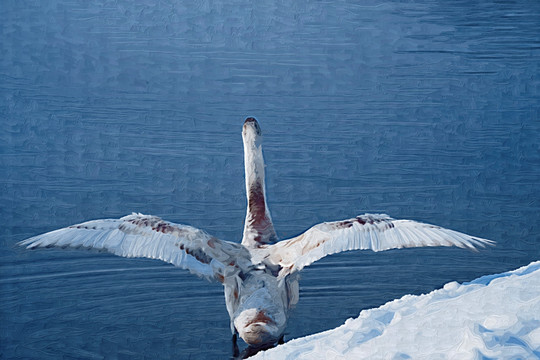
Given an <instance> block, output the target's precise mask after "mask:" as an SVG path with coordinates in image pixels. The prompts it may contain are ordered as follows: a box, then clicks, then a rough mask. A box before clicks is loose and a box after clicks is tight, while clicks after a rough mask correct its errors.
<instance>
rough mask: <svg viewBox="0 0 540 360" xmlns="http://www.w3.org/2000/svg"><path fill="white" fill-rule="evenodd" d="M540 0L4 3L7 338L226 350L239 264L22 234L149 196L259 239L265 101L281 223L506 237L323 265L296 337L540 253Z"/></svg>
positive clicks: (0, 200) (20, 344)
mask: <svg viewBox="0 0 540 360" xmlns="http://www.w3.org/2000/svg"><path fill="white" fill-rule="evenodd" d="M539 19H540V2H538V1H503V2H500V1H482V2H470V1H451V2H441V1H433V0H426V1H418V2H379V1H361V2H360V1H356V2H355V1H326V2H323V1H288V2H287V1H277V2H262V1H261V2H254V1H241V0H232V1H228V2H219V1H209V0H200V1H166V0H165V1H156V0H152V1H149V0H146V1H145V0H138V1H135V2H134V1H125V0H111V1H105V0H102V1H83V0H64V1H60V0H49V1H18V0H4V1H2V10H1V11H0V34H1V35H0V53H1V54H2V56H0V121H1V123H0V125H1V126H0V174H2V176H0V205H1V206H0V218H1V219H2V226H1V227H0V261H1V266H0V291H1V293H0V299H1V302H2V306H1V307H0V357H1V358H6V359H12V358H24V359H58V358H63V359H147V358H148V359H150V358H151V359H170V358H178V359H214V358H215V359H223V358H227V357H229V356H230V355H231V343H230V336H231V334H230V330H229V323H228V316H227V313H226V309H225V303H224V299H223V292H222V287H221V285H220V284H207V283H206V282H204V281H203V280H200V279H198V278H197V277H194V276H193V275H190V274H189V273H188V272H187V271H184V270H180V269H177V268H174V267H173V266H170V265H167V264H164V263H161V262H159V261H153V260H148V259H124V258H117V257H114V256H112V255H108V254H96V253H91V252H84V251H75V250H62V249H45V250H36V251H26V250H23V249H20V248H18V247H17V246H15V244H16V242H18V241H20V240H23V239H25V238H27V237H30V236H33V235H36V234H39V233H42V232H46V231H50V230H54V229H57V228H60V227H64V226H68V225H71V224H75V223H79V222H83V221H86V220H90V219H97V218H106V217H112V218H118V217H121V216H123V215H126V214H129V213H131V212H132V211H136V212H142V213H148V214H154V215H158V216H161V217H163V218H164V219H167V220H169V221H173V222H177V223H184V224H189V225H193V226H196V227H200V228H202V229H204V230H206V231H207V232H209V233H211V234H212V235H215V236H217V237H219V238H222V239H226V240H231V241H240V239H241V235H242V227H243V220H244V216H245V203H246V201H245V190H244V179H243V155H242V141H241V135H240V132H241V126H242V123H243V120H244V119H245V117H247V116H255V117H257V118H258V120H259V121H260V124H261V127H262V131H263V134H264V152H265V157H266V161H267V165H268V166H267V170H266V172H267V195H268V202H269V206H270V209H271V213H272V217H273V219H274V223H275V226H276V229H277V231H278V235H279V236H280V237H281V238H288V237H291V236H295V235H297V234H299V233H301V232H303V231H304V230H305V229H307V228H308V227H310V226H311V225H313V224H316V223H319V222H322V221H330V220H340V219H346V218H350V217H352V216H356V215H358V214H362V213H364V212H384V213H387V214H389V215H391V216H393V217H395V218H409V219H415V220H419V221H423V222H428V223H433V224H437V225H441V226H445V227H449V228H452V229H455V230H458V231H462V232H466V233H469V234H472V235H476V236H480V237H484V238H488V239H492V240H495V241H497V247H496V248H494V249H489V250H483V251H481V252H479V253H474V252H469V251H465V250H461V249H448V248H444V249H442V248H437V249H409V250H397V251H387V252H381V253H377V254H374V253H371V252H351V253H344V254H339V255H334V256H330V257H327V258H325V259H324V260H321V261H319V262H317V263H315V264H313V265H312V266H310V267H309V268H306V269H305V270H304V271H303V278H302V281H301V295H300V303H299V305H298V307H297V309H296V310H295V312H294V313H293V314H292V316H291V319H290V323H289V326H288V330H287V334H286V340H289V339H291V338H296V337H300V336H304V335H307V334H312V333H315V332H318V331H322V330H327V329H330V328H333V327H335V326H338V325H340V324H341V323H343V322H344V321H345V320H346V319H347V318H348V317H352V316H357V315H358V313H359V312H360V311H361V310H362V309H365V308H371V307H376V306H379V305H381V304H384V303H385V302H387V301H389V300H392V299H395V298H398V297H401V296H403V295H405V294H410V293H412V294H420V293H425V292H429V291H431V290H433V289H436V288H439V287H441V286H442V285H443V284H445V283H446V282H449V281H459V282H463V281H470V280H472V279H475V278H477V277H479V276H481V275H485V274H492V273H500V272H503V271H507V270H511V269H514V268H517V267H519V266H522V265H526V264H528V263H529V262H531V261H533V260H538V259H539V258H540V203H539V199H540V186H539V185H538V184H539V182H540V142H539V139H540V121H539V120H540V76H539V74H540V21H539Z"/></svg>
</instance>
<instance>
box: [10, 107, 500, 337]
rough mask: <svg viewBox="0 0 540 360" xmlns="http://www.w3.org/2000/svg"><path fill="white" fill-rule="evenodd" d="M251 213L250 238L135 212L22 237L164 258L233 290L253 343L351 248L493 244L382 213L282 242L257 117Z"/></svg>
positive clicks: (249, 137) (234, 320) (241, 329)
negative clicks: (307, 281)
mask: <svg viewBox="0 0 540 360" xmlns="http://www.w3.org/2000/svg"><path fill="white" fill-rule="evenodd" d="M242 138H243V141H244V161H245V176H246V193H247V200H248V204H247V214H246V220H245V227H244V235H243V238H242V243H241V244H238V243H234V242H229V241H224V240H220V239H217V238H215V237H213V236H211V235H208V234H207V233H206V232H204V231H202V230H199V229H196V228H194V227H191V226H187V225H180V224H174V223H171V222H167V221H164V220H162V219H160V218H158V217H156V216H150V215H142V214H135V213H134V214H132V215H128V216H125V217H123V218H121V219H118V220H117V219H103V220H94V221H89V222H85V223H82V224H79V225H73V226H70V227H67V228H64V229H60V230H55V231H52V232H49V233H46V234H42V235H38V236H36V237H33V238H30V239H27V240H24V241H22V242H20V244H21V245H24V246H27V248H30V249H33V248H37V247H48V246H64V247H65V246H70V247H83V248H92V249H99V250H107V251H109V252H111V253H113V254H116V255H120V256H125V257H147V258H152V259H160V260H163V261H166V262H168V263H171V264H173V265H175V266H178V267H181V268H184V269H188V270H189V271H191V272H192V273H195V274H198V275H200V276H203V277H205V278H207V279H209V280H217V281H219V282H221V283H222V284H223V286H224V289H225V299H226V304H227V310H228V312H229V316H230V319H231V331H232V332H233V339H236V332H235V331H238V334H239V335H240V337H241V338H242V339H244V341H245V342H246V343H248V344H250V345H253V346H262V345H266V344H272V343H275V342H276V341H278V339H280V337H281V336H282V334H283V332H284V330H285V325H286V322H287V316H288V312H289V309H290V308H291V307H292V306H293V305H294V304H296V302H297V301H298V281H297V272H298V271H299V270H302V269H303V268H304V267H305V266H308V265H309V264H311V263H313V262H314V261H316V260H318V259H321V258H322V257H324V256H327V255H330V254H334V253H338V252H341V251H347V250H373V251H382V250H388V249H397V248H407V247H421V246H458V247H463V248H469V249H475V248H476V247H484V246H485V245H493V244H494V242H493V241H491V240H486V239H481V238H477V237H472V236H469V235H466V234H463V233H459V232H457V231H453V230H448V229H444V228H441V227H438V226H434V225H428V224H423V223H419V222H416V221H411V220H394V219H392V218H390V217H389V216H387V215H382V214H364V215H360V216H357V217H355V218H352V219H348V220H343V221H335V222H325V223H322V224H318V225H315V226H313V227H312V228H310V229H309V230H307V231H306V232H304V233H303V234H301V235H299V236H297V237H294V238H292V239H288V240H283V241H280V242H276V241H277V236H276V232H275V230H274V225H273V224H272V219H271V217H270V212H269V211H268V206H267V204H266V197H265V185H264V160H263V154H262V148H261V139H262V138H261V130H260V127H259V124H258V123H257V121H256V120H255V119H254V118H248V119H247V120H246V121H245V123H244V126H243V131H242Z"/></svg>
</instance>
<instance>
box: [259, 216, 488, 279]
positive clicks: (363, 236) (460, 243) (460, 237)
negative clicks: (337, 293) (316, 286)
mask: <svg viewBox="0 0 540 360" xmlns="http://www.w3.org/2000/svg"><path fill="white" fill-rule="evenodd" d="M493 244H494V242H493V241H491V240H486V239H482V238H478V237H474V236H470V235H467V234H463V233H460V232H457V231H454V230H449V229H445V228H442V227H439V226H435V225H430V224H424V223H420V222H417V221H413V220H395V219H392V218H391V217H389V216H388V215H384V214H364V215H360V216H357V217H356V218H353V219H349V220H344V221H334V222H325V223H322V224H318V225H315V226H313V227H312V228H310V229H309V230H307V231H306V232H305V233H303V234H301V235H299V236H297V237H294V238H292V239H289V240H283V241H280V242H278V243H276V244H274V245H270V246H268V247H266V251H267V255H266V260H267V261H269V262H270V263H272V264H274V265H279V266H280V267H281V270H280V276H281V277H282V276H285V275H288V274H291V273H293V272H295V271H299V270H301V269H302V268H304V267H305V266H308V265H309V264H311V263H313V262H315V261H317V260H319V259H321V258H323V257H325V256H327V255H331V254H335V253H338V252H342V251H348V250H372V251H383V250H389V249H400V248H409V247H423V246H457V247H461V248H468V249H471V250H475V249H476V248H477V247H485V245H493Z"/></svg>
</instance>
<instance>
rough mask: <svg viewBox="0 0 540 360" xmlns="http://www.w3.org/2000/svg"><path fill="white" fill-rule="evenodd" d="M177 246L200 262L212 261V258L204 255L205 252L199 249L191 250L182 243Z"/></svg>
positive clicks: (207, 262) (208, 262)
mask: <svg viewBox="0 0 540 360" xmlns="http://www.w3.org/2000/svg"><path fill="white" fill-rule="evenodd" d="M178 247H179V248H180V250H184V251H185V252H186V254H188V255H191V256H193V257H194V258H195V259H197V260H198V261H200V262H202V263H203V264H210V262H211V261H212V258H211V257H210V256H208V255H206V253H205V252H204V251H202V250H200V249H195V250H192V249H190V248H188V247H187V246H185V245H184V244H179V245H178Z"/></svg>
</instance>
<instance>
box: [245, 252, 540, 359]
mask: <svg viewBox="0 0 540 360" xmlns="http://www.w3.org/2000/svg"><path fill="white" fill-rule="evenodd" d="M253 359H430V360H431V359H460V360H461V359H540V261H537V262H533V263H531V264H529V265H528V266H525V267H522V268H519V269H517V270H514V271H510V272H507V273H503V274H496V275H488V276H484V277H481V278H479V279H476V280H474V281H472V282H470V283H464V284H461V285H460V284H458V283H457V282H451V283H448V284H446V285H445V286H444V287H443V288H442V289H439V290H435V291H433V292H431V293H429V294H426V295H420V296H414V295H405V296H404V297H402V298H401V299H398V300H394V301H391V302H389V303H387V304H385V305H383V306H381V307H379V308H376V309H369V310H364V311H362V312H361V313H360V316H359V317H358V318H356V319H348V320H347V321H346V322H345V324H344V325H342V326H340V327H338V328H336V329H333V330H329V331H325V332H322V333H319V334H315V335H311V336H306V337H304V338H299V339H296V340H292V341H289V342H288V343H286V344H284V345H281V346H278V347H276V348H273V349H270V350H267V351H264V352H260V353H258V354H257V355H256V356H255V357H253Z"/></svg>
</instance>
